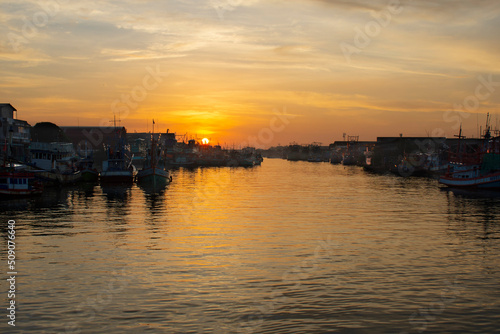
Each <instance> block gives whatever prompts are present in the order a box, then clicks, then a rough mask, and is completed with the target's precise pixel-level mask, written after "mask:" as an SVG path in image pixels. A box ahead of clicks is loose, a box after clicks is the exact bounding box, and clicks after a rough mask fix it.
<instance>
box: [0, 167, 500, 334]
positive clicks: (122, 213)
mask: <svg viewBox="0 0 500 334" xmlns="http://www.w3.org/2000/svg"><path fill="white" fill-rule="evenodd" d="M173 178H174V181H173V183H172V184H170V185H169V186H168V187H167V188H166V189H165V190H164V191H162V192H160V193H159V194H154V193H153V192H152V191H151V190H150V189H142V188H140V187H138V186H136V185H134V186H131V187H129V188H119V187H118V188H110V189H109V188H108V189H101V188H100V187H99V186H95V187H93V186H90V187H75V188H66V189H63V190H59V191H56V190H53V191H50V192H46V193H45V194H44V196H43V197H41V198H38V199H36V200H31V201H16V202H8V204H7V203H6V202H3V203H1V204H0V205H1V207H2V212H1V218H2V221H3V222H4V223H3V227H2V230H1V232H2V238H3V240H4V241H3V242H2V247H1V253H0V255H1V256H0V257H1V263H2V264H1V266H2V271H3V272H4V274H3V275H5V272H6V271H7V270H6V267H7V264H6V258H7V254H6V246H5V245H6V243H5V240H6V235H7V233H6V228H5V226H6V221H7V220H8V219H15V220H16V222H17V239H16V241H17V260H18V263H17V271H18V282H17V290H18V291H17V292H18V293H17V299H16V300H17V302H18V306H19V308H18V310H17V319H16V320H17V321H16V323H17V326H16V328H15V329H16V330H15V331H13V330H12V328H11V327H10V326H7V320H6V316H5V314H6V311H2V312H1V313H2V315H1V316H2V319H3V320H2V323H1V325H0V331H1V332H26V333H28V332H33V333H148V332H149V333H337V332H339V333H419V332H429V333H435V332H447V333H492V332H495V331H497V330H498V329H497V328H498V324H499V323H500V305H499V301H500V285H499V282H500V271H499V267H500V266H499V264H500V226H499V221H500V219H499V218H500V206H499V203H500V197H495V196H484V197H479V196H477V195H474V194H468V193H465V194H463V193H453V192H449V191H443V190H441V189H440V188H439V186H438V184H437V182H436V181H434V180H428V179H420V178H406V179H404V178H398V177H393V176H381V175H371V174H368V173H365V172H363V171H362V170H361V169H359V168H357V167H351V168H344V167H343V166H333V165H330V164H327V163H316V164H314V163H307V162H288V161H284V160H271V159H266V160H265V161H264V162H263V164H262V166H260V167H255V168H253V169H242V168H238V169H229V168H205V169H196V170H193V171H188V170H183V169H180V170H177V171H174V172H173ZM7 290H8V289H7V285H6V284H5V280H2V285H1V291H2V292H1V293H2V297H3V298H2V300H3V302H2V305H3V306H2V309H3V310H5V307H6V305H7V298H6V292H7ZM497 332H498V331H497Z"/></svg>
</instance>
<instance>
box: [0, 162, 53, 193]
mask: <svg viewBox="0 0 500 334" xmlns="http://www.w3.org/2000/svg"><path fill="white" fill-rule="evenodd" d="M42 189H43V188H42V185H41V184H40V183H39V182H38V181H37V180H36V179H35V174H34V173H32V172H28V171H26V170H18V169H16V168H15V167H14V166H10V167H6V166H4V167H2V168H0V196H1V197H3V198H13V197H22V196H34V195H40V194H41V193H42Z"/></svg>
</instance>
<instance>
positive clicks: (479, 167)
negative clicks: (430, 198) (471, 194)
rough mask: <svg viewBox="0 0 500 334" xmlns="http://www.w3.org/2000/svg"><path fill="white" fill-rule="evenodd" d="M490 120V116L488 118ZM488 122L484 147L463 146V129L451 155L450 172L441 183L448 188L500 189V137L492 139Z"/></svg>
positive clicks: (441, 179) (448, 171) (443, 177)
mask: <svg viewBox="0 0 500 334" xmlns="http://www.w3.org/2000/svg"><path fill="white" fill-rule="evenodd" d="M487 119H488V120H489V115H488V118H487ZM488 124H489V122H488V121H487V126H486V131H485V135H484V142H483V145H482V147H479V148H475V149H474V148H470V147H468V146H467V145H462V143H461V139H462V138H464V137H463V136H462V129H460V133H459V135H458V137H459V144H458V147H457V150H456V152H454V153H450V158H449V163H448V170H447V172H446V173H445V175H443V176H441V177H440V179H439V183H441V184H444V185H446V186H448V187H458V188H480V189H500V137H499V136H497V137H492V136H491V134H490V128H489V126H488Z"/></svg>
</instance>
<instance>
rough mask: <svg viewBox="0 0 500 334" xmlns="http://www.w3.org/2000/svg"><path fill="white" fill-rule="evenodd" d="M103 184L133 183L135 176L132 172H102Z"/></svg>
mask: <svg viewBox="0 0 500 334" xmlns="http://www.w3.org/2000/svg"><path fill="white" fill-rule="evenodd" d="M100 179H101V182H102V183H133V182H134V174H133V173H132V171H105V172H101V175H100Z"/></svg>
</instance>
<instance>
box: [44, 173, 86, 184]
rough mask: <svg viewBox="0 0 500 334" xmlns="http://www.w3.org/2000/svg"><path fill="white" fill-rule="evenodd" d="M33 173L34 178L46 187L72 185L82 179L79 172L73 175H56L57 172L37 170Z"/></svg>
mask: <svg viewBox="0 0 500 334" xmlns="http://www.w3.org/2000/svg"><path fill="white" fill-rule="evenodd" d="M34 172H35V177H36V178H37V179H38V180H40V181H41V182H43V183H44V184H46V185H52V186H58V185H67V184H74V183H77V182H79V181H81V179H82V174H81V172H75V173H68V174H63V173H58V172H49V171H43V170H37V171H34Z"/></svg>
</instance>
